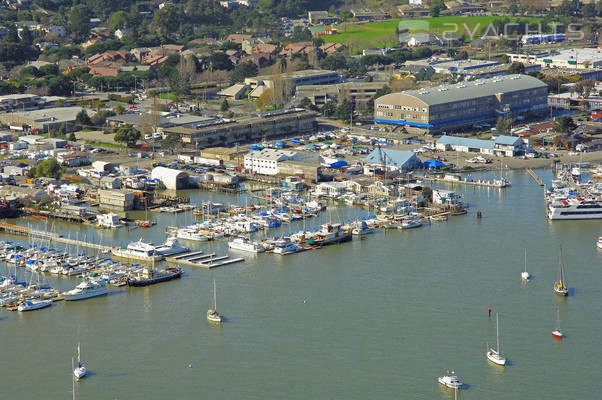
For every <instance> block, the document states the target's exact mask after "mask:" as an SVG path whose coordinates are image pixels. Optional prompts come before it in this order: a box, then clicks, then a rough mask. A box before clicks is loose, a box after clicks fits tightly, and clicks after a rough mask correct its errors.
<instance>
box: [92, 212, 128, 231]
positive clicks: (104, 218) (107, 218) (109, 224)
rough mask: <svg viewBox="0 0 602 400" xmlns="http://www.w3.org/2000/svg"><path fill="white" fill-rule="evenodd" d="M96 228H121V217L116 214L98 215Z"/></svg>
mask: <svg viewBox="0 0 602 400" xmlns="http://www.w3.org/2000/svg"><path fill="white" fill-rule="evenodd" d="M96 226H98V227H101V228H120V227H122V226H123V225H122V224H121V222H120V221H119V216H118V215H117V214H114V213H107V214H98V215H97V216H96Z"/></svg>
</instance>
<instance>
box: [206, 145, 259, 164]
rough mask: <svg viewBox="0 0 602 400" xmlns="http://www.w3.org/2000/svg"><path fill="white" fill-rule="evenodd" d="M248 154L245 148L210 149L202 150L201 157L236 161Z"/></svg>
mask: <svg viewBox="0 0 602 400" xmlns="http://www.w3.org/2000/svg"><path fill="white" fill-rule="evenodd" d="M248 152H249V151H248V150H247V149H245V148H243V147H240V148H236V147H210V148H208V149H203V150H201V157H203V158H208V159H213V160H221V161H234V160H237V159H239V158H242V157H243V156H244V155H245V154H247V153H248Z"/></svg>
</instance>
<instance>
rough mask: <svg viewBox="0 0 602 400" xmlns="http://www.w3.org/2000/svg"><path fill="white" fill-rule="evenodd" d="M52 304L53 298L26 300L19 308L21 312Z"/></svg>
mask: <svg viewBox="0 0 602 400" xmlns="http://www.w3.org/2000/svg"><path fill="white" fill-rule="evenodd" d="M51 305H52V300H25V301H24V302H23V303H21V304H19V306H18V307H17V310H19V311H21V312H25V311H34V310H39V309H42V308H46V307H50V306H51Z"/></svg>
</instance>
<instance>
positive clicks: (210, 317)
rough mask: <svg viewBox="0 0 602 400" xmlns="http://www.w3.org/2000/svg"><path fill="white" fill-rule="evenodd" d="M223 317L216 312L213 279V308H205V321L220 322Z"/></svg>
mask: <svg viewBox="0 0 602 400" xmlns="http://www.w3.org/2000/svg"><path fill="white" fill-rule="evenodd" d="M222 319H223V317H222V316H221V315H220V314H219V313H218V312H217V293H216V289H215V279H214V280H213V308H210V309H209V310H207V321H209V322H215V323H218V324H221V323H222Z"/></svg>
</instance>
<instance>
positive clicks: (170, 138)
mask: <svg viewBox="0 0 602 400" xmlns="http://www.w3.org/2000/svg"><path fill="white" fill-rule="evenodd" d="M181 143H182V140H181V138H180V135H179V134H177V133H175V132H171V133H170V134H168V135H167V136H166V137H165V139H163V140H162V141H161V148H162V149H166V150H169V151H171V152H173V150H174V149H175V148H176V147H178V146H180V144H181Z"/></svg>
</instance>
